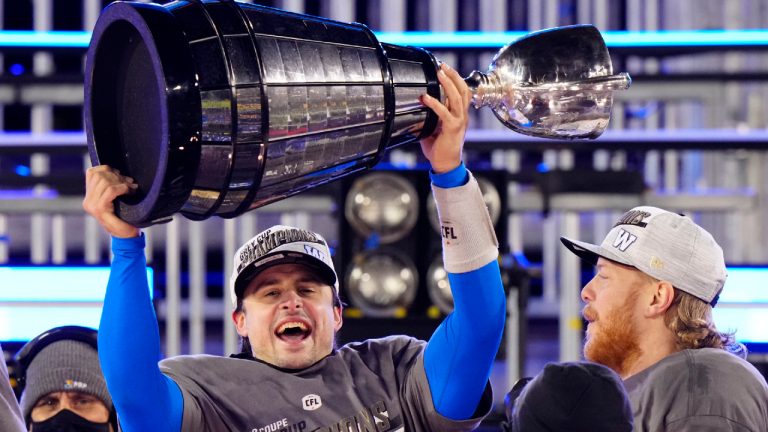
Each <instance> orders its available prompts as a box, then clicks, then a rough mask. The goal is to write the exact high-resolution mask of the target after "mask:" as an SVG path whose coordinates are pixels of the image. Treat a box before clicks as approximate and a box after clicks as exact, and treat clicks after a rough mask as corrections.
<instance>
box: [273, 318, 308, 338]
mask: <svg viewBox="0 0 768 432" xmlns="http://www.w3.org/2000/svg"><path fill="white" fill-rule="evenodd" d="M310 334H312V329H310V328H309V326H307V325H306V324H305V323H303V322H301V321H289V322H286V323H283V324H282V325H281V326H280V327H278V329H277V331H275V335H276V336H277V337H278V338H279V339H280V340H283V341H285V342H301V341H303V340H304V339H306V338H308V337H309V335H310Z"/></svg>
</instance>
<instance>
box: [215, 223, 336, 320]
mask: <svg viewBox="0 0 768 432" xmlns="http://www.w3.org/2000/svg"><path fill="white" fill-rule="evenodd" d="M278 264H303V265H306V266H308V267H310V268H312V269H313V270H315V271H316V272H317V274H318V275H319V276H320V279H321V280H322V281H323V282H324V283H327V284H328V285H330V286H331V287H333V289H334V290H335V291H334V297H335V300H334V302H338V292H339V281H338V277H337V275H336V270H335V269H334V267H333V261H332V260H331V250H330V249H329V248H328V243H327V242H326V241H325V239H324V238H323V237H322V236H321V235H320V234H317V233H314V232H312V231H308V230H305V229H300V228H295V227H290V226H285V225H275V226H273V227H271V228H268V229H266V230H264V231H262V232H260V233H259V234H257V235H256V236H255V237H253V238H252V239H250V240H249V241H247V242H246V243H245V244H244V245H242V246H241V247H240V249H238V250H237V252H236V253H235V257H234V266H233V267H232V277H231V278H230V282H229V290H230V294H231V297H232V307H236V306H237V299H239V298H241V296H242V295H243V291H244V290H245V288H246V287H247V286H248V283H249V282H250V281H251V280H252V279H253V278H254V277H256V275H258V274H259V273H260V272H262V271H264V270H265V269H268V268H270V267H272V266H276V265H278ZM337 306H338V305H337Z"/></svg>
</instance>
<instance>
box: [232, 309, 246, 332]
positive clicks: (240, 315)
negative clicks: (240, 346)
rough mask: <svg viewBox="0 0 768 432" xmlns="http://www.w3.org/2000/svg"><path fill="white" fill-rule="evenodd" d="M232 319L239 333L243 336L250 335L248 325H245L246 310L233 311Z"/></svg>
mask: <svg viewBox="0 0 768 432" xmlns="http://www.w3.org/2000/svg"><path fill="white" fill-rule="evenodd" d="M232 321H234V323H235V329H236V330H237V334H239V335H240V336H242V337H248V327H247V326H246V325H245V324H246V322H245V311H243V310H239V311H234V312H232Z"/></svg>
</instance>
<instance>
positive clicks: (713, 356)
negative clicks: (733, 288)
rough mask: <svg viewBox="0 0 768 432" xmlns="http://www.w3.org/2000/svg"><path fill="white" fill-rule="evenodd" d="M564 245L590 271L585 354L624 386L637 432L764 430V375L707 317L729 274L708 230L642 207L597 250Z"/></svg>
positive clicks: (767, 415) (767, 400)
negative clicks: (734, 349) (592, 273)
mask: <svg viewBox="0 0 768 432" xmlns="http://www.w3.org/2000/svg"><path fill="white" fill-rule="evenodd" d="M561 241H562V242H563V244H564V245H565V246H566V247H567V248H568V249H569V250H571V251H572V252H573V253H575V254H576V255H578V256H579V257H580V258H582V259H584V260H586V261H588V262H589V263H591V264H593V265H595V266H596V267H597V271H596V274H595V276H594V278H592V280H591V281H590V282H589V283H587V285H586V286H584V288H583V289H582V291H581V298H582V300H584V302H585V303H586V307H585V308H584V312H583V315H584V318H585V319H586V320H587V322H588V323H589V324H588V325H587V334H586V342H585V344H584V356H585V358H586V359H587V360H590V361H594V362H597V363H602V364H604V365H606V366H608V367H610V368H611V369H613V370H614V371H615V372H616V373H617V374H619V376H621V378H622V379H623V380H624V386H625V387H626V389H627V392H628V394H629V398H630V402H631V404H632V411H633V415H634V419H635V422H634V424H635V430H636V431H654V432H656V431H666V430H670V431H673V430H674V431H715V430H717V431H753V432H758V431H766V430H768V385H766V381H765V378H763V377H762V376H761V375H760V373H759V372H758V371H757V370H756V369H755V368H754V367H753V366H752V365H751V364H749V363H748V362H747V361H745V360H744V359H742V358H740V357H738V356H736V355H733V354H731V353H730V352H729V350H728V348H729V347H731V346H732V345H733V344H734V339H733V334H728V333H721V332H720V331H718V329H717V327H716V326H715V323H714V322H713V320H712V308H713V307H714V306H715V304H716V303H717V299H718V298H719V296H720V293H721V291H722V289H723V286H724V284H725V278H726V267H725V259H724V257H723V250H722V249H721V248H720V246H719V245H718V244H717V242H716V241H715V239H714V238H713V237H712V235H711V234H710V233H709V232H707V231H706V230H704V229H703V228H702V227H700V226H698V225H697V224H696V223H694V222H693V220H691V219H690V218H689V217H686V216H682V215H679V214H675V213H672V212H669V211H666V210H662V209H660V208H656V207H648V206H643V207H636V208H634V209H632V210H630V211H629V212H627V213H626V214H625V215H624V216H622V217H621V219H619V221H618V222H617V223H616V225H614V227H613V229H612V230H611V231H610V232H609V233H608V235H607V236H606V237H605V239H604V240H603V242H602V244H600V245H595V244H589V243H585V242H581V241H577V240H572V239H567V238H561Z"/></svg>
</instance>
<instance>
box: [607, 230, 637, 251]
mask: <svg viewBox="0 0 768 432" xmlns="http://www.w3.org/2000/svg"><path fill="white" fill-rule="evenodd" d="M636 240H637V236H636V235H634V234H632V233H630V232H628V231H625V230H624V229H623V228H621V229H619V233H618V234H617V235H616V238H615V239H614V240H613V247H615V248H616V249H618V250H620V251H622V252H626V251H627V249H628V248H629V247H630V246H632V243H634V242H635V241H636Z"/></svg>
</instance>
